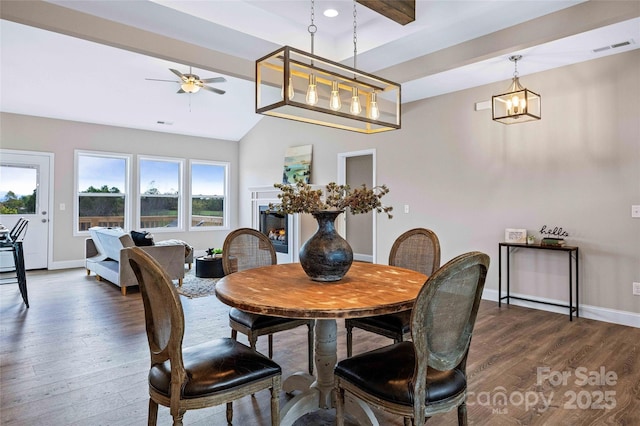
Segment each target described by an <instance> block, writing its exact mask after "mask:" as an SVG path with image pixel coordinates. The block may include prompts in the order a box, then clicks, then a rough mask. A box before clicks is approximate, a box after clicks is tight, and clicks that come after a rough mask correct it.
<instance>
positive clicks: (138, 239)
mask: <svg viewBox="0 0 640 426" xmlns="http://www.w3.org/2000/svg"><path fill="white" fill-rule="evenodd" d="M131 239H132V240H133V243H134V244H135V245H136V246H138V247H144V246H152V245H153V235H151V234H150V233H148V232H146V231H145V232H138V231H131Z"/></svg>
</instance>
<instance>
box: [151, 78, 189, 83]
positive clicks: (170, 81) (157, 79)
mask: <svg viewBox="0 0 640 426" xmlns="http://www.w3.org/2000/svg"><path fill="white" fill-rule="evenodd" d="M145 80H150V81H166V82H167V83H180V82H179V81H176V80H162V79H159V78H145Z"/></svg>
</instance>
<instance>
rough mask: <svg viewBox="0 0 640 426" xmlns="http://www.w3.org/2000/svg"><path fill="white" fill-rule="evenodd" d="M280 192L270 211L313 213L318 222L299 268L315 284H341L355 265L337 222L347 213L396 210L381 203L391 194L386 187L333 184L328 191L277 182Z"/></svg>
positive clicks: (301, 255)
mask: <svg viewBox="0 0 640 426" xmlns="http://www.w3.org/2000/svg"><path fill="white" fill-rule="evenodd" d="M274 187H276V188H278V189H280V191H281V192H280V193H279V194H278V198H279V199H280V204H273V203H270V204H269V211H274V212H279V213H311V214H312V215H313V217H314V218H315V219H316V220H317V222H318V229H317V230H316V233H315V234H313V236H312V237H311V238H309V239H308V240H307V242H305V243H304V244H303V245H302V247H301V248H300V253H299V257H300V265H301V266H302V269H304V271H305V272H306V274H307V275H308V276H309V277H310V278H311V279H312V280H314V281H326V282H332V281H338V280H340V279H342V277H344V275H345V274H346V273H347V271H349V268H350V267H351V264H352V263H353V250H352V249H351V246H350V245H349V243H348V242H347V241H346V240H345V239H344V238H342V237H341V236H340V234H338V232H337V231H336V229H335V224H334V221H335V219H336V218H337V217H338V216H339V215H340V214H341V213H342V212H344V211H347V210H348V211H350V212H351V213H352V214H360V213H368V212H371V211H375V212H376V213H386V214H387V216H388V217H389V219H391V218H392V217H393V216H392V215H391V211H392V210H393V207H391V206H385V205H383V204H382V201H381V200H380V199H381V198H382V197H383V196H384V195H386V194H387V193H389V188H387V186H386V185H380V186H376V187H373V188H367V186H366V185H362V186H360V187H358V188H355V189H352V188H351V187H349V185H338V184H336V183H335V182H331V183H329V184H328V185H326V187H325V190H324V191H323V190H322V189H313V188H312V187H311V185H309V184H306V183H304V182H298V183H296V184H295V185H287V184H281V183H276V184H275V185H274Z"/></svg>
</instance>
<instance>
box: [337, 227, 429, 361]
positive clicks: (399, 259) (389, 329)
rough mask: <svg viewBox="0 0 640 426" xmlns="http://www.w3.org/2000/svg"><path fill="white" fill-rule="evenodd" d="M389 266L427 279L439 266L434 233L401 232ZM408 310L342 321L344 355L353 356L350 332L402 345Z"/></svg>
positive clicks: (392, 248)
mask: <svg viewBox="0 0 640 426" xmlns="http://www.w3.org/2000/svg"><path fill="white" fill-rule="evenodd" d="M389 265H391V266H398V267H400V268H406V269H411V270H413V271H417V272H420V273H423V274H425V275H427V276H429V275H431V274H432V273H433V271H435V270H436V269H438V268H439V267H440V241H439V240H438V236H437V235H436V234H435V232H433V231H431V230H430V229H425V228H415V229H411V230H409V231H406V232H404V233H403V234H402V235H400V236H399V237H398V238H396V240H395V241H394V242H393V245H392V246H391V252H390V253H389ZM410 321H411V310H407V311H402V312H396V313H393V314H386V315H378V316H373V317H364V318H350V319H346V320H345V321H344V324H345V327H346V329H347V356H351V355H352V354H353V329H354V328H360V329H362V330H366V331H369V332H371V333H376V334H379V335H381V336H385V337H388V338H390V339H393V342H394V343H398V342H402V341H403V340H404V337H405V336H406V335H408V334H409V331H410Z"/></svg>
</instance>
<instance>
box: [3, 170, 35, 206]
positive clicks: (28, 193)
mask: <svg viewBox="0 0 640 426" xmlns="http://www.w3.org/2000/svg"><path fill="white" fill-rule="evenodd" d="M37 196H38V169H36V168H35V167H26V166H22V165H12V164H2V165H1V166H0V214H3V215H5V214H7V215H11V214H15V215H25V214H35V213H36V201H37Z"/></svg>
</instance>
